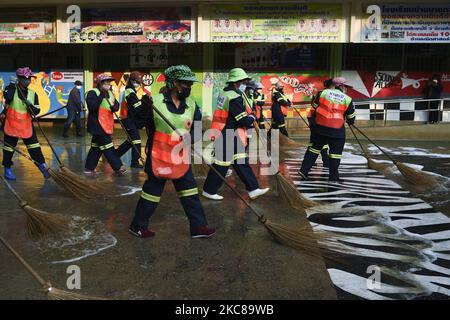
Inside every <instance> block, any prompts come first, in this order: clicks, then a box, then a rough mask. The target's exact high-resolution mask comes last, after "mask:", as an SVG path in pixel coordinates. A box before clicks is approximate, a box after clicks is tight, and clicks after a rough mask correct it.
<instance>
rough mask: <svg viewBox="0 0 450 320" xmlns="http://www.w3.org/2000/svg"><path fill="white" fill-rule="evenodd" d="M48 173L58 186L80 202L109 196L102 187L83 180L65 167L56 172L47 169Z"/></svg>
mask: <svg viewBox="0 0 450 320" xmlns="http://www.w3.org/2000/svg"><path fill="white" fill-rule="evenodd" d="M48 173H49V174H50V176H51V177H52V178H53V180H55V182H56V183H57V184H58V185H59V186H61V187H62V188H63V189H65V190H66V191H67V192H69V193H70V194H72V195H73V196H75V197H76V198H78V199H80V200H81V201H85V202H86V201H89V200H98V199H102V198H105V197H106V196H107V195H108V194H110V193H109V192H107V191H106V188H105V187H104V186H102V185H100V184H99V183H97V182H91V181H88V180H86V179H83V178H81V177H79V176H78V175H76V174H75V173H73V172H72V171H70V170H69V169H67V168H65V167H60V168H59V170H58V171H55V170H52V169H48Z"/></svg>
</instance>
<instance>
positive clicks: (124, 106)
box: [119, 88, 134, 119]
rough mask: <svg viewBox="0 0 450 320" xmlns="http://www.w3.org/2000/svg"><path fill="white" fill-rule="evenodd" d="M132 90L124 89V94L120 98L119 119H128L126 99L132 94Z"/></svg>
mask: <svg viewBox="0 0 450 320" xmlns="http://www.w3.org/2000/svg"><path fill="white" fill-rule="evenodd" d="M133 92H134V90H133V89H132V88H126V89H125V93H124V95H123V98H122V103H121V104H120V114H119V115H120V119H126V118H128V102H127V97H128V95H130V93H133Z"/></svg>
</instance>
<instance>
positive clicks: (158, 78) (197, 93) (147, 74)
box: [94, 69, 203, 108]
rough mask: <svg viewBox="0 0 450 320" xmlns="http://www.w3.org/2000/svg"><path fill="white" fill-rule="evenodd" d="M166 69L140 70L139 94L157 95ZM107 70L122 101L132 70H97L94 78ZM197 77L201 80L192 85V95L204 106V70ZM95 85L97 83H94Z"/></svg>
mask: <svg viewBox="0 0 450 320" xmlns="http://www.w3.org/2000/svg"><path fill="white" fill-rule="evenodd" d="M163 71H164V69H160V70H153V71H149V70H148V69H147V70H144V69H141V70H139V72H140V73H141V74H142V75H143V76H142V84H143V87H141V88H140V89H139V90H138V92H137V95H138V97H139V98H140V97H142V95H143V94H144V93H145V92H144V90H145V91H146V92H150V94H151V95H152V96H154V95H157V94H158V93H159V90H160V89H161V88H162V87H163V86H164V85H165V77H164V74H163ZM102 72H106V73H107V74H109V75H111V76H112V77H113V78H114V79H115V81H114V82H112V90H113V92H114V96H115V97H116V99H117V100H118V101H119V102H121V101H122V99H123V94H124V92H125V87H126V85H127V81H128V77H129V75H130V71H95V72H94V79H95V78H96V77H97V75H98V74H100V73H102ZM195 74H196V77H197V79H198V81H199V82H196V83H194V85H193V86H192V91H191V97H192V98H193V99H194V100H195V102H197V104H198V106H199V107H200V108H201V107H202V101H203V99H202V86H203V85H202V82H203V73H202V72H195ZM94 85H95V83H94Z"/></svg>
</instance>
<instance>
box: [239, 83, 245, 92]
mask: <svg viewBox="0 0 450 320" xmlns="http://www.w3.org/2000/svg"><path fill="white" fill-rule="evenodd" d="M245 88H246V85H245V84H243V83H242V84H241V85H240V86H239V91H240V92H242V93H244V92H245Z"/></svg>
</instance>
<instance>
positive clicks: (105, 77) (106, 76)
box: [95, 73, 114, 83]
mask: <svg viewBox="0 0 450 320" xmlns="http://www.w3.org/2000/svg"><path fill="white" fill-rule="evenodd" d="M105 80H114V78H113V77H111V76H110V75H109V74H106V73H100V74H99V75H98V76H97V78H95V82H97V83H100V82H102V81H105Z"/></svg>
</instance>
